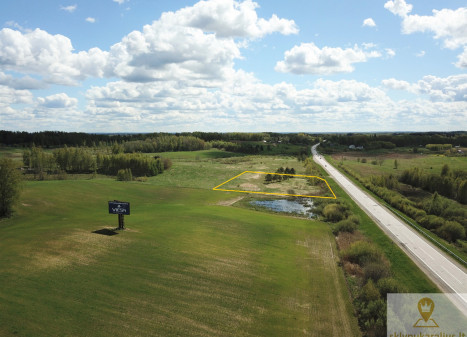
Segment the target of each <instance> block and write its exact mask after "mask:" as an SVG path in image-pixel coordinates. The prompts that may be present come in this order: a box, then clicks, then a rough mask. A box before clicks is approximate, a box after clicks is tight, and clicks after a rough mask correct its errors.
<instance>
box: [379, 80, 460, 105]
mask: <svg viewBox="0 0 467 337" xmlns="http://www.w3.org/2000/svg"><path fill="white" fill-rule="evenodd" d="M381 83H382V85H383V86H384V87H386V88H387V89H393V90H404V91H408V92H411V93H414V94H419V95H427V96H428V97H429V98H430V100H432V101H433V102H466V103H467V74H461V75H453V76H448V77H437V76H432V75H428V76H424V77H423V78H422V79H421V80H419V81H417V82H416V83H409V82H406V81H402V80H397V79H394V78H391V79H386V80H383V81H382V82H381Z"/></svg>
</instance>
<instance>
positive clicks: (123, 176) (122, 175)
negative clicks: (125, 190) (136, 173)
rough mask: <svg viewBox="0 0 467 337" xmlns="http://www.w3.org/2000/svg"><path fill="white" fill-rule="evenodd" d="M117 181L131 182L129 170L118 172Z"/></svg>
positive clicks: (131, 176) (131, 177)
mask: <svg viewBox="0 0 467 337" xmlns="http://www.w3.org/2000/svg"><path fill="white" fill-rule="evenodd" d="M117 180H119V181H132V180H133V175H132V174H131V169H124V170H118V173H117Z"/></svg>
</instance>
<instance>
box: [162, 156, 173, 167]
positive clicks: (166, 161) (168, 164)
mask: <svg viewBox="0 0 467 337" xmlns="http://www.w3.org/2000/svg"><path fill="white" fill-rule="evenodd" d="M162 161H163V163H164V170H168V169H169V168H171V167H172V160H170V158H163V159H162Z"/></svg>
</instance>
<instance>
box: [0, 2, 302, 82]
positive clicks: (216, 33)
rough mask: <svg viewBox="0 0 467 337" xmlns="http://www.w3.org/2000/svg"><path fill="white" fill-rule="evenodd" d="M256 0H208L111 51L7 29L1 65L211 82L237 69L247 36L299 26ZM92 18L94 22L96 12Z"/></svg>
mask: <svg viewBox="0 0 467 337" xmlns="http://www.w3.org/2000/svg"><path fill="white" fill-rule="evenodd" d="M257 6H258V5H257V4H256V3H254V2H252V1H251V0H247V1H243V2H238V1H234V0H212V1H200V2H199V3H197V4H195V5H194V6H191V7H186V8H183V9H180V10H178V11H176V12H166V13H163V14H162V15H161V17H160V19H159V20H156V21H154V22H153V23H152V24H150V25H145V26H144V27H143V29H142V30H141V31H133V32H131V33H130V34H128V35H127V36H125V37H123V39H122V40H121V41H120V42H118V43H116V44H114V45H113V46H112V47H111V48H110V50H109V51H102V50H101V49H99V48H92V49H90V50H88V51H79V52H75V51H74V49H73V46H72V44H71V41H70V39H69V38H67V37H65V36H63V35H59V34H57V35H51V34H49V33H47V32H46V31H43V30H41V29H35V30H34V31H30V32H26V33H22V32H19V31H15V30H12V29H9V28H4V29H2V30H0V70H10V71H16V72H19V73H27V74H36V75H40V76H42V79H43V81H44V82H46V83H53V84H62V85H76V84H78V83H79V81H82V80H84V79H86V78H88V77H100V78H102V77H105V78H114V77H117V78H121V79H124V80H126V81H130V82H142V83H144V82H151V81H160V80H171V79H174V78H176V79H179V80H187V81H193V80H195V81H198V85H211V84H210V82H212V81H215V80H222V79H223V78H226V77H228V76H229V73H231V72H232V71H233V64H234V60H235V59H239V58H241V53H240V48H241V46H242V43H241V42H242V41H238V39H252V38H259V37H262V36H264V35H266V34H271V33H274V32H279V33H281V34H294V33H297V32H298V29H297V28H296V25H295V23H294V22H293V21H292V20H285V19H280V18H278V17H277V16H275V15H273V16H272V17H271V18H270V19H269V20H265V19H263V18H258V16H257V14H256V8H257ZM86 21H88V22H91V23H92V22H94V21H95V19H94V18H91V17H89V18H87V19H86Z"/></svg>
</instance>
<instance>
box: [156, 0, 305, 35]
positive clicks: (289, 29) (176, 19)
mask: <svg viewBox="0 0 467 337" xmlns="http://www.w3.org/2000/svg"><path fill="white" fill-rule="evenodd" d="M258 7H259V6H258V4H257V3H256V2H253V1H251V0H245V1H243V2H239V1H235V0H211V1H200V2H198V3H196V4H195V5H194V6H192V7H186V8H183V9H180V10H178V11H177V12H175V13H174V12H167V13H164V14H162V16H161V19H160V20H161V21H162V22H167V23H169V22H170V23H172V24H179V25H183V26H187V27H193V28H199V29H201V30H203V31H204V32H213V33H215V34H216V36H218V37H224V38H225V37H242V38H260V37H263V36H264V35H267V34H271V33H274V32H278V33H281V34H284V35H290V34H297V33H298V27H297V25H296V24H295V22H294V21H293V20H286V19H280V18H278V17H277V15H275V14H273V15H272V16H271V18H270V19H269V20H265V19H263V18H258V15H257V14H256V8H258Z"/></svg>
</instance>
